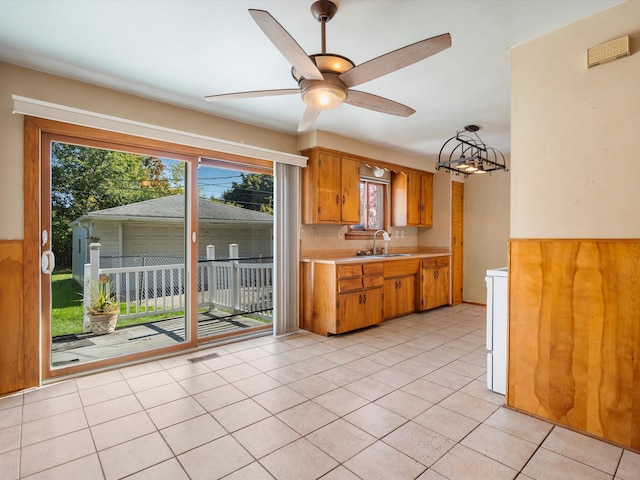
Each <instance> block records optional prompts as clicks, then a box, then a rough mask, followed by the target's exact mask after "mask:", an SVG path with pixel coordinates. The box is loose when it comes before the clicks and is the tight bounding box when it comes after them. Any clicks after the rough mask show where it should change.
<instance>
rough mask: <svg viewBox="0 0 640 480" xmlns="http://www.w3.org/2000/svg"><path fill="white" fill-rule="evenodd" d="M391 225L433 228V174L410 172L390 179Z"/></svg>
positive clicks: (398, 174) (395, 175)
mask: <svg viewBox="0 0 640 480" xmlns="http://www.w3.org/2000/svg"><path fill="white" fill-rule="evenodd" d="M391 225H392V226H393V227H406V226H412V227H432V226H433V173H429V172H419V171H412V170H410V171H409V172H407V173H402V172H401V173H395V172H394V173H393V175H392V177H391Z"/></svg>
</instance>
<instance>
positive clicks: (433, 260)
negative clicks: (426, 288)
mask: <svg viewBox="0 0 640 480" xmlns="http://www.w3.org/2000/svg"><path fill="white" fill-rule="evenodd" d="M448 265H449V256H448V255H443V256H442V257H429V258H423V259H422V268H437V267H446V266H448Z"/></svg>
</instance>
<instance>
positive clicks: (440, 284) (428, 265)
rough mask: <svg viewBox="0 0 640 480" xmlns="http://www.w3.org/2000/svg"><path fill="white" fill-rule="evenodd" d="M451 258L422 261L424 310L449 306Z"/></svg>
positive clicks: (434, 258) (433, 258)
mask: <svg viewBox="0 0 640 480" xmlns="http://www.w3.org/2000/svg"><path fill="white" fill-rule="evenodd" d="M449 292H450V274H449V256H441V257H430V258H425V259H423V260H422V310H430V309H432V308H436V307H441V306H443V305H449V302H450V298H449V297H450V294H449Z"/></svg>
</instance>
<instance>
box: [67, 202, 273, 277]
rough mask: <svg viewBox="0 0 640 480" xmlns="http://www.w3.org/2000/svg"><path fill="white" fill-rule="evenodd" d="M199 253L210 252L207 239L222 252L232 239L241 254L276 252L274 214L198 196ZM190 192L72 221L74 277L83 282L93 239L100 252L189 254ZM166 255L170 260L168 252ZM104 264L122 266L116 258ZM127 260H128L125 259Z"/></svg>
mask: <svg viewBox="0 0 640 480" xmlns="http://www.w3.org/2000/svg"><path fill="white" fill-rule="evenodd" d="M198 217H199V229H198V257H199V258H200V259H202V258H206V248H207V245H213V246H215V252H216V258H227V257H228V255H229V244H232V243H235V244H237V245H238V252H239V256H240V257H258V256H262V257H270V256H272V255H273V241H272V238H273V216H272V215H269V214H266V213H262V212H257V211H255V210H248V209H246V208H240V207H235V206H232V205H225V204H223V203H219V202H212V201H210V200H206V199H204V198H200V199H199V201H198ZM184 221H185V214H184V195H172V196H169V197H162V198H156V199H154V200H145V201H143V202H138V203H132V204H129V205H122V206H120V207H113V208H107V209H105V210H98V211H96V212H91V213H88V214H86V215H83V216H81V217H80V218H78V219H76V220H74V221H73V222H71V224H70V226H71V227H72V228H73V253H72V269H73V278H74V279H75V280H76V281H78V282H82V281H83V279H84V264H85V263H88V262H89V248H88V247H89V244H90V243H92V242H98V243H100V245H101V249H100V256H101V257H102V258H103V259H104V257H118V258H121V257H138V259H139V258H141V257H142V256H144V257H148V259H149V261H150V262H156V264H157V263H167V262H168V263H178V262H182V259H183V257H184V245H185V239H184ZM159 257H166V258H167V261H163V260H162V258H159ZM101 263H103V266H120V265H115V264H109V265H105V262H104V260H103V261H102V262H101ZM122 265H123V266H125V265H127V263H125V262H123V263H122Z"/></svg>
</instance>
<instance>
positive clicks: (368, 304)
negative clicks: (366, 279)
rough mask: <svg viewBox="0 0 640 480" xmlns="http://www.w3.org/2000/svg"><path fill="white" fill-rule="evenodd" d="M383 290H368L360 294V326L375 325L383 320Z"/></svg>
mask: <svg viewBox="0 0 640 480" xmlns="http://www.w3.org/2000/svg"><path fill="white" fill-rule="evenodd" d="M383 291H384V290H383V289H382V288H381V287H379V288H370V289H368V290H364V291H363V292H362V295H363V299H364V301H363V304H364V311H363V317H362V326H363V327H368V326H370V325H376V324H378V323H380V322H382V320H383V308H384V306H383Z"/></svg>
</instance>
